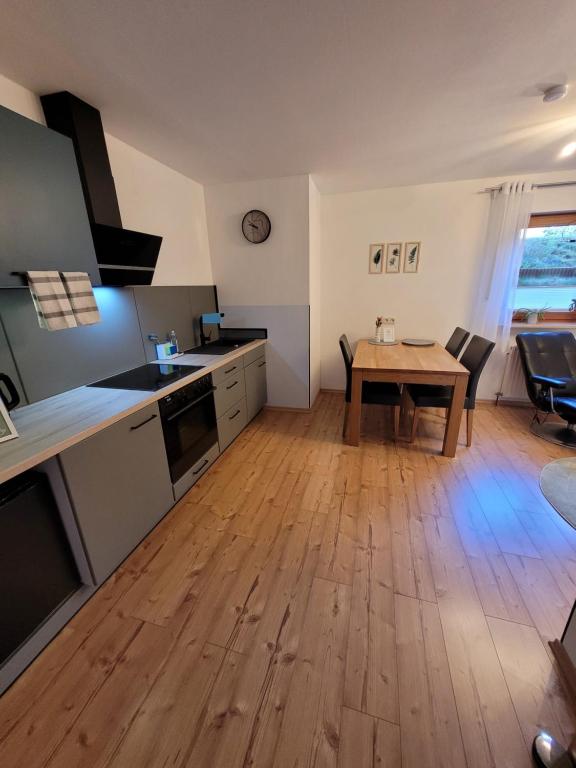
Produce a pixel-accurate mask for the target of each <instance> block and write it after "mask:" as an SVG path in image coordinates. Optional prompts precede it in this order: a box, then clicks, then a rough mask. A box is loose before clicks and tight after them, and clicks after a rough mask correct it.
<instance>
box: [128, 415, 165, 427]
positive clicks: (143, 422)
mask: <svg viewBox="0 0 576 768" xmlns="http://www.w3.org/2000/svg"><path fill="white" fill-rule="evenodd" d="M157 416H158V414H156V413H153V414H152V416H149V417H148V418H147V419H146V420H145V421H142V422H141V423H140V424H136V426H135V427H130V432H134V431H135V430H136V429H140V427H143V426H144V424H148V422H150V421H153V420H154V419H156V418H157Z"/></svg>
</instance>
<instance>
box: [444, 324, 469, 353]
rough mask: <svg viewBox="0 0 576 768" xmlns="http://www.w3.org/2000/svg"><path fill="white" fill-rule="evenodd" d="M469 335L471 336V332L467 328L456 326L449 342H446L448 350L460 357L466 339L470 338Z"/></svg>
mask: <svg viewBox="0 0 576 768" xmlns="http://www.w3.org/2000/svg"><path fill="white" fill-rule="evenodd" d="M468 336H470V332H469V331H467V330H466V329H465V328H460V327H458V328H456V330H455V331H454V333H453V334H452V336H450V338H449V339H448V342H447V344H446V350H447V351H448V352H450V354H451V355H452V357H458V355H459V354H460V352H462V349H463V348H464V344H466V341H467V339H468Z"/></svg>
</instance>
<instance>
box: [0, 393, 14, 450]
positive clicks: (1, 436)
mask: <svg viewBox="0 0 576 768" xmlns="http://www.w3.org/2000/svg"><path fill="white" fill-rule="evenodd" d="M14 437H18V432H17V431H16V427H15V426H14V423H13V421H12V419H11V418H10V416H9V415H8V409H7V408H6V406H5V405H4V403H3V402H2V398H0V443H4V442H6V440H12V439H13V438H14Z"/></svg>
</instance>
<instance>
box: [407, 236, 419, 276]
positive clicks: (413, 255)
mask: <svg viewBox="0 0 576 768" xmlns="http://www.w3.org/2000/svg"><path fill="white" fill-rule="evenodd" d="M420 245H421V243H420V241H417V240H414V241H412V242H408V243H404V272H407V273H408V274H416V272H418V266H419V264H420Z"/></svg>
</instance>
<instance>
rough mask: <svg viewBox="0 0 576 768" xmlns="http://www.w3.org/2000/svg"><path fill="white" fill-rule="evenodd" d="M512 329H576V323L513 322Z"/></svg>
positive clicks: (552, 321)
mask: <svg viewBox="0 0 576 768" xmlns="http://www.w3.org/2000/svg"><path fill="white" fill-rule="evenodd" d="M512 328H576V322H574V323H569V322H566V321H562V320H556V321H554V320H544V321H543V322H541V323H520V322H513V323H512Z"/></svg>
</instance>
